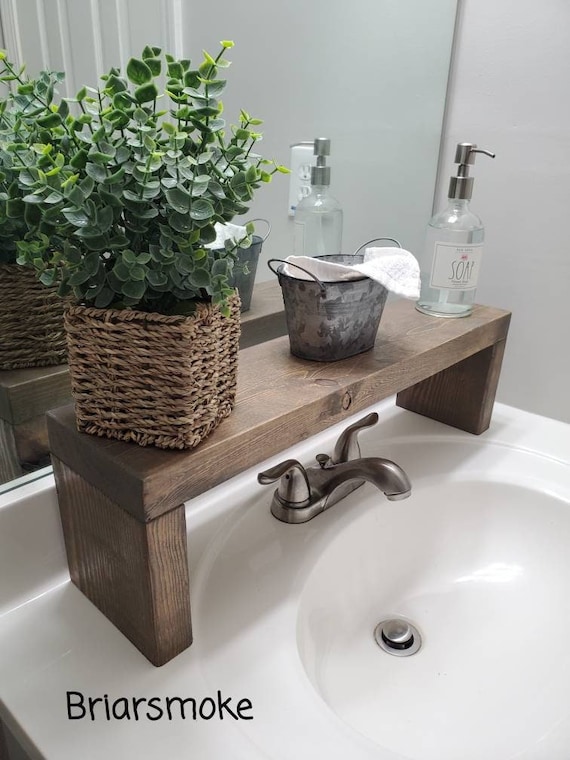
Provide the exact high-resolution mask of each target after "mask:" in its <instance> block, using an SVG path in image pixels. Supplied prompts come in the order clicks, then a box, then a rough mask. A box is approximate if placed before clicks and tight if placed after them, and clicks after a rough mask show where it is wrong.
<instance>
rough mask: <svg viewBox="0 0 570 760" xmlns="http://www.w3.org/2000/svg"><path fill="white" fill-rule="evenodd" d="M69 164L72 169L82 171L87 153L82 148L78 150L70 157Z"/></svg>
mask: <svg viewBox="0 0 570 760" xmlns="http://www.w3.org/2000/svg"><path fill="white" fill-rule="evenodd" d="M69 163H70V165H71V166H72V167H73V168H74V169H84V168H85V165H86V163H87V151H86V150H85V149H84V148H80V149H79V150H78V151H77V153H75V155H73V156H72V157H71V159H70V161H69Z"/></svg>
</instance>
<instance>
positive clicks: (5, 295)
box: [0, 264, 67, 370]
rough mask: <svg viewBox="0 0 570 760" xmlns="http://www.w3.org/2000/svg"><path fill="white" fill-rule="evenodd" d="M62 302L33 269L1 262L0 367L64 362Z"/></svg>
mask: <svg viewBox="0 0 570 760" xmlns="http://www.w3.org/2000/svg"><path fill="white" fill-rule="evenodd" d="M65 305H66V303H65V301H64V299H62V298H60V297H59V296H58V295H57V292H56V288H47V287H46V286H45V285H42V283H41V282H40V281H39V280H38V279H37V277H36V273H35V271H34V270H32V269H27V268H26V267H22V266H20V265H19V264H0V370H8V369H22V368H26V367H47V366H52V365H56V364H65V362H66V361H67V343H66V339H65V330H64V327H63V312H64V309H65Z"/></svg>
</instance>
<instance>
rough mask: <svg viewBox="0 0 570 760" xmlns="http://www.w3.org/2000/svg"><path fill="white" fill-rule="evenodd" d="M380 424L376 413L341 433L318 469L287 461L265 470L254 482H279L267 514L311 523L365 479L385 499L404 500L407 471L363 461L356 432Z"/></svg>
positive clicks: (382, 462)
mask: <svg viewBox="0 0 570 760" xmlns="http://www.w3.org/2000/svg"><path fill="white" fill-rule="evenodd" d="M377 422H378V415H377V414H376V412H372V413H371V414H368V415H367V416H366V417H363V418H362V419H360V420H358V421H357V422H355V423H354V424H353V425H350V426H349V427H347V428H346V430H344V431H343V432H342V433H341V435H340V437H339V439H338V441H337V442H336V445H335V447H334V451H333V454H332V456H329V455H328V454H318V455H317V457H316V459H317V463H318V465H316V466H313V467H307V468H305V467H303V465H302V464H301V463H300V462H298V461H297V460H296V459H287V460H286V461H284V462H281V463H280V464H278V465H275V467H271V468H270V469H269V470H266V471H265V472H260V473H259V475H258V476H257V481H258V483H260V484H261V485H268V484H269V483H275V482H278V486H277V489H276V490H275V492H274V494H273V500H272V502H271V514H272V515H273V516H274V517H276V518H277V519H278V520H281V521H282V522H286V523H303V522H307V521H308V520H312V519H313V517H316V516H317V515H318V514H320V513H321V512H324V510H325V509H328V508H329V507H331V506H332V505H333V504H336V503H337V502H339V501H340V500H341V499H343V498H344V497H345V496H347V495H348V494H349V493H351V492H352V491H354V490H355V489H357V488H359V487H360V486H361V485H363V484H364V483H365V482H366V481H368V482H370V483H373V484H374V485H375V486H376V487H377V488H379V489H380V490H381V491H382V492H383V493H384V495H385V496H386V498H387V499H389V500H390V501H397V500H399V499H405V498H407V497H408V496H409V495H410V493H411V488H412V487H411V484H410V481H409V479H408V476H407V475H406V473H405V472H404V471H403V470H402V468H401V467H400V466H399V465H397V464H396V463H395V462H391V461H390V460H389V459H382V458H381V457H362V456H361V454H360V446H359V444H358V433H359V431H360V430H362V429H363V428H367V427H371V426H372V425H375V424H376V423H377Z"/></svg>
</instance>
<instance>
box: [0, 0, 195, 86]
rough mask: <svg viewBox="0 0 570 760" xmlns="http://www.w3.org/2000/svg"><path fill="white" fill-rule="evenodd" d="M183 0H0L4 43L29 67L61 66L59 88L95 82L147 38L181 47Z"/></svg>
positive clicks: (177, 50)
mask: <svg viewBox="0 0 570 760" xmlns="http://www.w3.org/2000/svg"><path fill="white" fill-rule="evenodd" d="M183 5H184V0H169V1H168V2H145V0H0V12H1V14H2V26H3V31H4V46H5V48H6V49H7V50H8V51H9V53H10V55H11V57H12V58H14V59H16V60H17V61H18V62H24V61H25V62H26V64H27V66H28V68H29V70H30V71H32V72H36V71H39V70H40V69H42V68H50V69H56V70H63V71H65V72H66V87H65V90H63V89H62V94H66V95H73V94H75V92H76V91H77V90H78V89H79V88H80V87H81V86H83V85H84V84H90V85H95V84H96V82H97V77H98V75H100V74H102V73H104V72H105V71H106V70H108V69H109V68H110V67H111V66H121V67H124V66H125V64H126V62H127V61H128V59H129V58H130V57H131V56H132V55H137V53H140V51H141V50H142V48H143V47H144V46H145V45H147V44H154V45H160V46H163V47H165V48H166V49H168V50H169V51H171V52H172V53H173V54H174V55H176V54H178V53H180V54H182V50H183V47H184V41H183V34H184V32H183V30H184V24H183Z"/></svg>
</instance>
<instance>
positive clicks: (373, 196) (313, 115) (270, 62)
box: [0, 0, 456, 483]
mask: <svg viewBox="0 0 570 760" xmlns="http://www.w3.org/2000/svg"><path fill="white" fill-rule="evenodd" d="M455 14H456V0H432V2H431V3H429V4H426V3H424V2H423V1H422V0H405V1H404V2H395V1H394V0H354V2H352V3H351V4H350V7H348V6H347V5H346V3H343V2H340V0H327V2H324V0H319V1H318V2H314V3H310V4H307V3H304V2H302V1H301V0H290V1H289V2H287V3H279V4H274V3H273V4H268V3H266V2H265V0H251V1H250V2H249V3H248V4H247V9H246V10H244V8H243V6H240V5H239V4H235V3H233V2H232V1H231V0H220V2H218V3H216V4H215V5H209V6H205V7H204V6H203V7H200V9H196V8H192V9H190V8H189V7H188V6H187V4H182V3H178V2H175V1H174V0H163V1H162V2H156V1H155V2H150V0H136V1H135V0H122V2H115V0H95V1H93V0H62V1H61V2H58V3H57V4H54V3H53V2H51V0H10V1H7V2H4V3H2V4H1V5H0V21H1V28H2V31H3V37H4V38H3V40H0V44H1V46H2V47H3V48H4V49H6V50H7V51H8V53H9V56H10V58H11V60H13V61H15V63H17V64H19V65H23V64H24V63H25V64H26V66H27V71H28V72H29V73H30V75H31V76H33V75H36V74H37V73H38V72H39V71H40V70H42V69H50V70H55V71H64V72H65V75H66V77H65V81H64V82H62V83H60V84H59V85H58V91H59V94H60V96H61V97H66V96H68V97H72V96H74V95H75V94H76V92H77V91H78V90H79V89H80V88H81V87H82V86H84V85H87V86H93V85H95V84H96V82H97V79H98V76H99V75H100V74H101V73H103V72H105V71H107V70H108V69H109V68H110V67H111V66H118V67H121V68H122V69H123V70H124V69H125V67H126V63H127V61H128V60H129V58H130V56H131V55H137V54H139V53H140V51H141V50H142V48H143V47H144V46H145V45H148V44H152V45H156V46H160V47H162V48H163V49H164V50H169V51H171V52H172V53H173V54H174V55H176V56H180V57H182V56H192V55H196V56H200V55H201V51H202V49H203V48H204V47H205V48H206V49H208V48H211V49H216V48H217V46H218V44H219V40H222V39H232V40H233V41H234V42H235V48H233V49H232V51H231V53H232V55H231V59H232V61H234V62H235V64H236V65H235V69H234V68H230V69H229V70H228V74H227V78H228V82H229V84H228V90H227V95H225V96H224V104H225V109H226V112H225V114H224V115H225V116H226V118H227V120H228V122H234V121H235V120H236V119H237V117H238V116H239V109H240V108H242V107H246V108H247V109H248V111H249V112H250V113H252V114H253V115H255V116H256V117H259V118H260V119H262V120H263V125H262V126H261V127H260V129H261V130H262V131H263V133H264V143H263V154H264V155H267V156H271V157H273V158H274V159H275V160H276V161H277V162H279V163H281V164H285V165H290V164H291V146H292V145H293V144H295V143H299V142H303V141H311V140H313V139H314V138H315V137H317V136H322V135H326V137H328V138H330V140H331V144H332V153H331V162H330V163H331V167H332V183H331V184H332V188H333V189H334V195H335V197H337V198H338V199H339V200H340V202H341V204H342V207H343V210H344V230H343V241H342V242H343V250H344V251H346V252H351V251H354V250H356V249H357V248H358V247H359V246H360V245H361V244H362V243H363V242H365V241H366V240H370V239H374V238H376V237H379V236H386V235H387V236H391V237H394V238H397V239H398V240H400V241H401V243H402V245H403V246H404V247H405V248H407V249H408V250H411V251H417V250H418V249H419V247H420V246H421V244H422V240H423V234H424V229H425V224H426V222H427V220H428V219H429V217H430V216H431V210H432V201H433V192H434V186H435V178H436V171H437V163H438V152H439V142H440V136H441V125H442V119H443V113H444V107H445V93H446V87H447V77H448V70H449V64H450V56H451V46H452V39H453V29H454V22H455ZM289 189H290V188H289V179H288V178H284V179H281V180H280V181H279V182H277V181H276V182H273V183H271V184H270V185H268V187H267V189H266V190H265V192H264V193H262V194H260V196H259V199H256V201H255V203H254V205H253V206H252V207H251V209H250V213H249V219H251V218H261V219H266V220H268V222H269V223H270V224H271V227H272V229H271V235H270V236H269V237H268V238H267V240H266V241H265V242H264V244H263V249H262V251H261V254H260V260H259V262H258V266H257V276H256V286H255V288H254V291H253V295H252V298H251V308H250V310H249V311H248V312H247V314H246V313H244V314H243V317H242V318H243V324H244V326H248V327H246V330H245V332H246V333H247V334H248V335H249V338H248V341H249V343H254V342H259V341H261V340H264V339H268V338H272V337H275V335H277V334H283V332H284V327H283V321H282V318H281V317H282V314H281V313H282V302H281V293H280V291H279V288H278V286H277V283H276V281H275V278H274V277H273V275H272V274H271V272H270V270H269V269H268V267H267V266H266V263H267V261H268V260H269V259H270V258H283V257H285V256H286V255H288V254H289V253H290V252H291V251H292V245H293V217H292V216H291V215H290V213H289V211H290V208H289V206H290V203H289ZM245 221H247V220H244V222H245ZM256 232H258V234H259V235H260V236H261V237H263V236H264V234H265V227H264V226H260V228H259V230H257V229H256ZM2 261H3V259H2V258H1V257H0V262H2ZM0 267H2V264H0ZM0 277H1V278H2V283H4V284H6V283H7V282H8V279H9V276H8V274H7V272H6V271H5V269H4V268H2V271H0ZM19 287H22V286H21V283H20V284H19ZM33 288H34V284H33V283H29V285H26V286H25V288H24V291H23V292H19V293H18V294H17V295H16V299H17V300H19V301H21V300H22V299H23V298H27V296H28V294H29V293H30V292H31V291H32V290H33ZM7 303H8V299H7V298H6V297H3V298H2V307H0V317H1V316H2V314H4V312H5V310H6V305H7ZM2 309H4V311H2ZM44 327H45V328H46V330H47V332H49V333H51V334H52V335H55V333H56V332H57V329H56V328H54V327H52V326H51V323H50V320H49V319H47V318H46V319H44ZM280 330H281V333H280V332H279V331H280ZM18 331H20V332H21V325H20V326H19V327H18V325H16V326H14V325H13V323H12V322H10V317H9V315H8V316H7V317H5V318H2V319H1V320H0V352H1V351H3V350H8V348H10V349H12V344H13V342H14V339H15V337H16V338H17V335H18ZM248 331H249V332H248ZM35 337H36V338H37V337H38V333H36V334H35ZM245 345H247V344H245ZM69 402H70V390H69V380H68V374H67V368H66V366H65V364H64V363H63V364H62V363H61V361H60V359H56V360H54V361H52V362H51V363H47V364H46V363H44V366H29V363H28V366H26V363H25V362H24V363H23V364H21V365H20V366H10V367H8V365H6V368H4V369H2V370H0V483H12V481H13V480H14V479H15V478H18V477H20V476H22V475H28V474H29V473H34V472H36V471H40V470H41V468H44V467H45V466H46V465H47V464H49V446H48V442H47V432H46V426H45V412H46V411H47V410H49V409H50V408H54V407H57V406H61V405H63V404H66V403H69Z"/></svg>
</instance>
